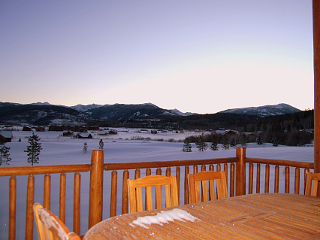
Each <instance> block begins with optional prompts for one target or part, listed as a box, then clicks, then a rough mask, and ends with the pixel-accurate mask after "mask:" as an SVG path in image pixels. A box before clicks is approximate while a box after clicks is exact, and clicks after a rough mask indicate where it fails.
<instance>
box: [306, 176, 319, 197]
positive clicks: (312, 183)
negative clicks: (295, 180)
mask: <svg viewBox="0 0 320 240" xmlns="http://www.w3.org/2000/svg"><path fill="white" fill-rule="evenodd" d="M319 181H320V173H312V172H307V181H306V192H305V195H309V196H310V195H311V196H317V192H318V182H319ZM311 192H312V194H311Z"/></svg>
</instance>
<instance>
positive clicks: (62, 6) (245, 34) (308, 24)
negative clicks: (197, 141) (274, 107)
mask: <svg viewBox="0 0 320 240" xmlns="http://www.w3.org/2000/svg"><path fill="white" fill-rule="evenodd" d="M0 32H1V36H0V73H1V74H0V79H1V95H0V101H1V102H16V103H24V104H26V103H33V102H49V103H51V104H56V105H67V106H73V105H76V104H84V105H86V104H92V103H95V104H114V103H124V104H139V103H148V102H150V103H153V104H155V105H157V106H159V107H161V108H166V109H173V108H177V109H178V110H180V111H182V112H195V113H215V112H218V111H222V110H225V109H230V108H239V107H256V106H261V105H271V104H279V103H287V104H290V105H292V106H293V107H297V108H299V109H301V110H304V109H306V108H313V37H312V0H303V1H302V0H261V1H256V0H237V1H236V0H225V1H222V0H219V1H218V0H214V1H209V0H200V1H102V0H97V1H90V2H89V1H75V0H70V1H61V0H59V1H49V2H48V1H38V0H37V1H34V0H32V1H22V2H21V1H16V0H13V1H9V0H4V1H1V2H0Z"/></svg>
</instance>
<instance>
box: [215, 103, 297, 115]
mask: <svg viewBox="0 0 320 240" xmlns="http://www.w3.org/2000/svg"><path fill="white" fill-rule="evenodd" d="M300 111H301V110H299V109H297V108H295V107H292V106H290V105H288V104H284V103H281V104H277V105H265V106H260V107H248V108H234V109H228V110H225V111H221V112H219V113H236V114H249V115H256V116H260V117H266V116H275V115H283V114H288V113H296V112H300Z"/></svg>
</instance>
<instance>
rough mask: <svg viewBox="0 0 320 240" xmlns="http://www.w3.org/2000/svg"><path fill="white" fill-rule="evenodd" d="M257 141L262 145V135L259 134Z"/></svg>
mask: <svg viewBox="0 0 320 240" xmlns="http://www.w3.org/2000/svg"><path fill="white" fill-rule="evenodd" d="M256 143H257V144H258V145H262V139H261V135H259V136H258V137H257V139H256Z"/></svg>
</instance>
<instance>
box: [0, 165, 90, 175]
mask: <svg viewBox="0 0 320 240" xmlns="http://www.w3.org/2000/svg"><path fill="white" fill-rule="evenodd" d="M89 171H90V164H79V165H54V166H33V167H4V168H1V171H0V176H12V175H15V176H21V175H30V174H33V175H40V174H46V173H50V174H54V173H72V172H89Z"/></svg>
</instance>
